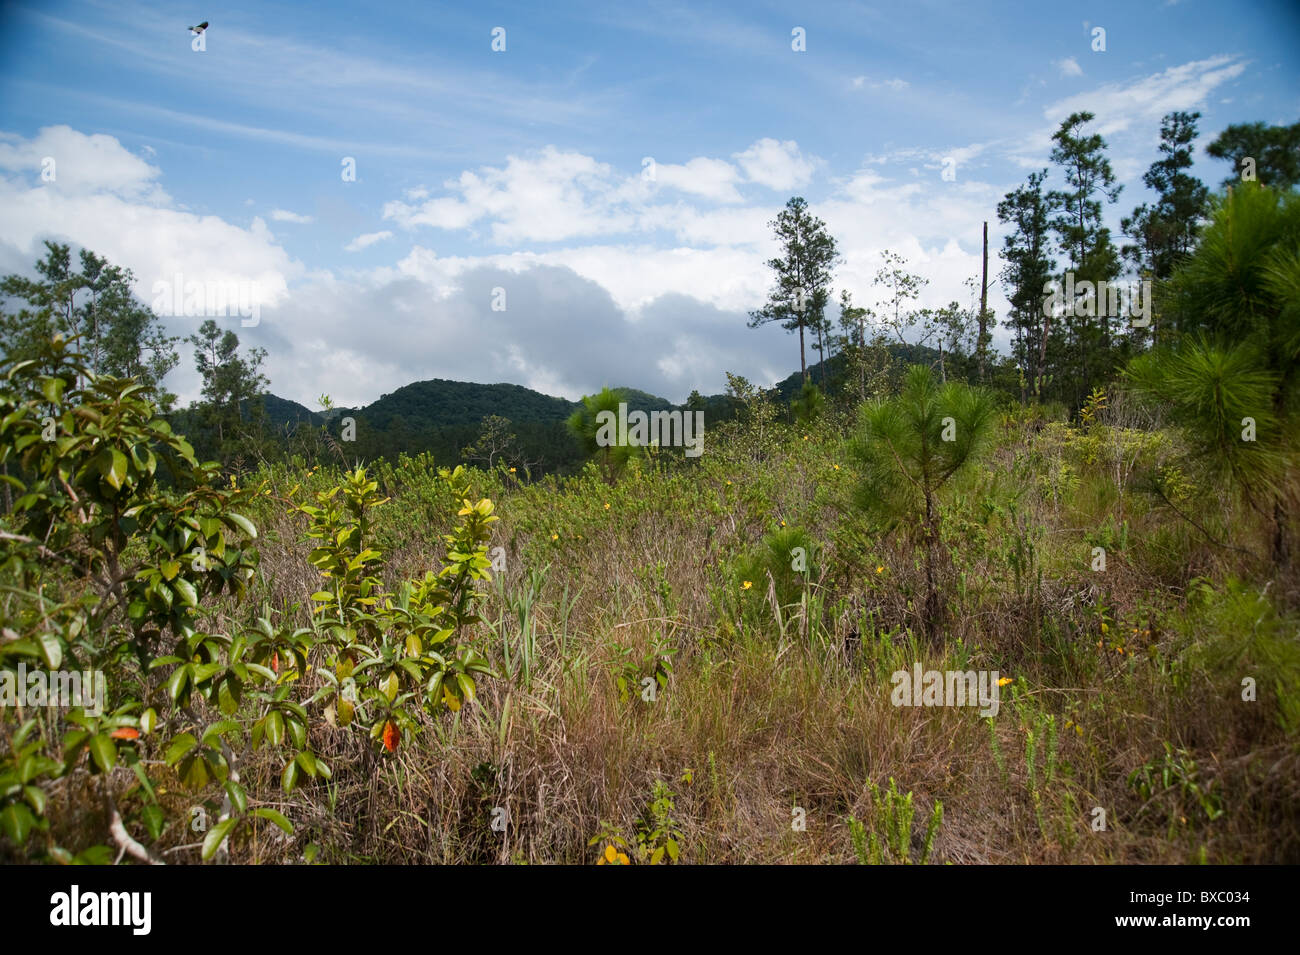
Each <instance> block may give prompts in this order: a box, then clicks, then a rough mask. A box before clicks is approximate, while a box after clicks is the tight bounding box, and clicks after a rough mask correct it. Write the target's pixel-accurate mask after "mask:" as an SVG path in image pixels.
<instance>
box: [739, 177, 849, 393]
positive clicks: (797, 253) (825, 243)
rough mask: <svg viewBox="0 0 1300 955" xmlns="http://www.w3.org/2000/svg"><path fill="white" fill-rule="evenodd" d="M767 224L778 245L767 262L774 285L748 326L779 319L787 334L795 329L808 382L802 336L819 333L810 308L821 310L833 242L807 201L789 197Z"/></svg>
mask: <svg viewBox="0 0 1300 955" xmlns="http://www.w3.org/2000/svg"><path fill="white" fill-rule="evenodd" d="M769 225H771V227H772V229H773V231H774V233H775V235H776V240H777V241H778V242H779V243H780V244H781V254H780V255H779V256H778V257H777V258H774V259H770V260H768V263H767V265H768V268H770V269H772V271H773V272H775V273H776V284H775V286H774V287H773V289H772V291H771V293H770V294H769V296H768V301H767V304H766V305H764V306H763V307H762V308H760V309H758V310H757V311H754V312H750V318H749V327H750V328H758V327H759V326H760V325H766V324H767V323H768V322H777V321H779V322H780V323H781V327H782V328H784V329H786V331H790V332H795V331H797V332H798V333H799V369H800V371H801V372H802V374H803V380H804V381H807V380H808V361H807V357H806V350H805V341H804V339H805V332H807V331H811V332H813V333H814V334H819V333H820V316H818V315H816V314H815V312H814V308H815V304H816V302H818V301H820V302H821V303H822V308H823V309H824V308H825V303H826V297H827V294H828V293H827V289H828V287H829V285H830V280H831V272H830V270H831V267H832V266H833V265H834V264H835V261H836V259H837V253H836V247H835V240H834V239H833V238H832V237H831V235H830V233H829V232H827V231H826V223H825V222H823V221H822V220H821V219H818V218H817V217H816V216H814V215H813V214H812V213H810V212H809V211H808V203H807V202H806V201H805V200H804V199H803V198H802V197H800V196H795V197H793V198H792V199H790V201H789V202H787V203H786V204H785V208H784V209H783V210H782V211H781V213H780V214H779V215H778V216H777V217H776V218H775V219H774V220H772V222H771V223H769Z"/></svg>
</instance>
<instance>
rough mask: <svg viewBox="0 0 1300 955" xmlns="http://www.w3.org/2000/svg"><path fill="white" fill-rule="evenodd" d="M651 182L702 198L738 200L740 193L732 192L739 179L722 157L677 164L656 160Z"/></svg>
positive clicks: (698, 158) (733, 167) (720, 200)
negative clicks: (653, 176) (657, 161)
mask: <svg viewBox="0 0 1300 955" xmlns="http://www.w3.org/2000/svg"><path fill="white" fill-rule="evenodd" d="M655 181H656V182H658V183H660V184H662V185H664V186H668V187H669V188H671V189H676V190H678V191H679V192H686V193H690V194H691V195H695V196H700V197H702V198H704V199H713V200H715V201H717V202H740V201H741V196H740V193H739V192H737V191H736V183H737V182H739V181H740V176H739V175H738V174H737V172H736V167H735V166H733V165H732V164H731V163H729V162H727V161H725V160H722V159H707V158H705V157H703V156H700V157H697V158H695V159H692V160H691V161H690V162H688V163H686V164H685V165H681V166H674V165H670V164H668V163H656V164H655Z"/></svg>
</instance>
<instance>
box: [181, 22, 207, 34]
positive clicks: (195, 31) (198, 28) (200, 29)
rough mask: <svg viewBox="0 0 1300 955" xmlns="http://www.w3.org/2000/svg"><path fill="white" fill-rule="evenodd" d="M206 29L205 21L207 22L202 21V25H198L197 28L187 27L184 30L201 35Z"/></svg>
mask: <svg viewBox="0 0 1300 955" xmlns="http://www.w3.org/2000/svg"><path fill="white" fill-rule="evenodd" d="M207 28H208V21H207V20H204V21H203V22H202V23H200V24H199V25H198V26H196V27H187V28H186V29H188V30H189V31H190V32H191V33H202V32H203V31H204V30H206V29H207Z"/></svg>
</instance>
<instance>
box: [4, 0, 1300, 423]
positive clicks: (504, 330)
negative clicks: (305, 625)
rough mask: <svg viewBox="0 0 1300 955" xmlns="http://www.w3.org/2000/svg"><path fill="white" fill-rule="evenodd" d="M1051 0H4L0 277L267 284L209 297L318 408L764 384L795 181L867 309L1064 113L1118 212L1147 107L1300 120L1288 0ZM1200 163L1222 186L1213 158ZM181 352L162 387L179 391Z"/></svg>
mask: <svg viewBox="0 0 1300 955" xmlns="http://www.w3.org/2000/svg"><path fill="white" fill-rule="evenodd" d="M1040 6H1041V9H1035V8H1034V5H1029V4H1023V3H984V4H981V3H969V2H961V3H946V2H945V3H938V2H924V0H922V2H908V3H905V4H904V3H894V2H890V3H881V4H871V3H819V4H812V5H811V6H806V5H804V4H801V3H779V4H771V3H742V4H718V5H712V6H710V7H709V8H708V9H707V10H706V9H703V8H702V7H701V5H697V4H684V3H649V4H646V3H623V4H609V3H593V4H581V3H573V4H567V3H556V4H520V5H513V4H473V5H468V4H466V5H453V4H436V3H419V4H395V3H377V2H371V3H365V4H358V3H330V2H323V3H314V4H312V5H310V6H307V5H284V4H275V3H267V2H257V3H222V4H206V5H205V4H203V3H187V4H174V3H160V4H148V3H133V2H106V3H99V2H92V3H58V2H52V3H42V4H35V3H5V4H3V5H2V6H0V10H2V11H3V12H0V271H4V272H10V271H27V270H29V269H30V266H31V264H32V262H33V261H34V260H35V258H36V257H37V255H38V252H39V247H40V240H41V239H43V238H58V239H60V240H62V241H68V242H72V243H73V244H74V245H86V246H89V247H91V248H93V249H95V250H96V251H98V252H100V253H103V254H107V255H108V256H109V257H110V258H111V259H112V260H114V261H116V262H118V263H120V264H123V265H126V266H129V267H130V268H132V269H133V270H134V272H135V274H136V277H137V280H138V288H139V292H140V295H141V298H142V299H144V300H145V301H146V302H149V301H152V300H153V298H154V296H153V294H152V292H153V290H154V289H155V287H156V283H157V282H158V281H160V280H163V279H166V280H170V279H171V278H172V276H174V275H175V274H176V273H178V272H179V273H181V274H183V275H184V277H185V279H186V281H190V280H195V281H199V282H235V281H238V282H243V283H245V284H246V285H249V286H253V287H254V289H255V290H254V292H253V293H252V294H254V295H255V296H256V297H257V300H258V302H259V320H258V324H257V325H256V326H255V327H240V322H239V319H238V317H234V318H231V319H221V320H222V321H229V322H230V324H231V325H232V327H236V328H237V330H238V331H239V333H240V336H241V339H242V340H244V341H247V342H248V343H250V344H256V345H261V346H264V347H266V348H267V349H268V352H269V356H270V357H269V359H268V363H267V369H268V371H269V374H270V377H271V379H272V390H274V391H276V392H277V393H278V394H281V395H284V396H286V397H290V398H294V399H296V400H299V401H303V402H304V403H308V404H314V398H315V396H316V395H319V394H321V393H322V392H327V393H329V394H331V395H332V396H334V398H335V400H336V401H338V402H342V403H351V404H355V403H363V402H367V401H370V400H373V399H374V398H376V397H378V396H379V395H380V394H382V393H386V392H389V391H392V390H394V389H395V388H397V387H399V386H401V385H402V384H405V383H407V382H409V381H412V380H416V379H421V378H431V377H445V378H458V379H464V380H475V381H512V382H516V383H519V384H524V385H528V386H530V387H535V388H538V389H540V390H543V391H547V392H549V393H552V394H564V395H566V396H568V397H576V396H577V395H579V394H581V393H584V392H587V391H591V390H593V389H595V388H598V387H600V386H601V385H602V384H626V385H631V386H634V387H640V388H644V389H646V390H649V391H654V392H657V393H660V394H664V395H665V396H667V397H670V398H673V399H676V400H680V399H682V398H684V397H685V395H686V394H687V393H688V392H689V391H690V390H691V389H692V388H699V389H700V390H702V391H704V392H706V393H707V392H714V391H720V390H722V387H723V385H724V383H725V380H724V374H723V373H724V371H738V372H741V373H743V374H746V375H748V376H749V377H751V378H753V379H755V380H757V381H759V382H761V383H764V384H766V383H770V382H772V381H774V380H776V379H779V378H782V377H784V376H785V375H786V374H788V373H789V372H790V371H791V370H793V369H795V368H797V367H798V351H797V343H796V341H795V339H794V337H793V336H789V335H786V334H785V333H783V332H782V331H781V330H779V329H777V328H770V327H769V328H765V329H761V330H749V329H747V328H746V327H745V315H746V312H747V310H748V309H751V308H756V307H758V306H759V305H760V304H761V302H762V300H763V298H764V296H765V292H766V290H767V287H768V284H769V281H770V273H769V272H768V271H767V270H766V269H765V268H764V266H763V262H764V260H765V259H767V258H768V257H770V256H771V255H772V254H773V253H774V248H773V246H772V243H771V240H770V236H769V231H770V230H768V228H767V226H766V223H767V222H768V221H769V220H770V219H771V218H772V217H773V216H774V215H775V214H776V212H777V211H779V209H780V207H781V206H782V205H783V204H784V202H785V200H786V199H788V198H789V197H790V196H791V195H795V194H799V195H803V196H805V197H806V198H807V199H808V200H809V202H810V203H811V205H812V207H813V211H814V212H815V213H816V214H818V215H820V216H821V217H822V218H823V219H825V220H826V221H827V223H828V225H829V226H830V229H831V232H832V233H833V234H834V235H835V236H836V237H837V239H838V241H839V244H840V248H841V253H842V256H843V262H842V264H841V266H840V267H839V269H838V271H837V273H836V282H835V288H836V289H837V290H838V289H839V288H842V287H846V288H849V289H850V290H851V291H852V292H853V293H854V297H855V299H856V300H857V301H858V302H860V303H865V304H871V303H872V302H873V301H875V300H876V299H877V298H878V297H879V294H878V293H879V290H878V289H875V288H873V287H872V285H871V277H872V275H873V274H874V272H875V270H876V269H877V268H878V267H879V264H880V252H881V250H883V249H885V248H890V249H894V250H896V251H900V252H902V253H903V254H904V255H906V256H907V257H908V259H909V262H910V263H911V266H912V268H913V269H914V270H915V271H917V272H919V273H920V274H922V275H923V276H925V277H926V278H927V279H929V281H930V285H929V286H928V287H927V289H926V292H925V297H924V298H923V300H922V304H928V305H942V304H945V303H947V302H948V301H951V300H953V299H960V300H962V301H965V300H966V299H967V297H968V295H967V291H966V289H965V288H964V287H963V281H964V280H965V279H967V278H968V277H970V276H971V275H974V274H975V273H976V272H977V271H978V268H979V239H980V224H981V222H983V221H984V220H986V219H987V220H988V221H989V223H990V235H991V242H992V243H993V245H994V248H995V249H996V248H998V247H1000V245H1001V229H1000V226H999V224H998V223H997V221H996V215H995V208H996V205H997V201H998V200H999V199H1000V198H1001V197H1002V196H1003V195H1004V194H1005V193H1006V192H1007V191H1008V190H1010V189H1011V188H1014V187H1015V186H1016V185H1017V184H1019V183H1020V182H1021V181H1023V179H1024V178H1025V176H1026V175H1027V174H1028V173H1029V172H1030V171H1032V170H1035V169H1038V168H1041V167H1043V166H1045V165H1047V156H1048V152H1049V151H1050V135H1051V133H1052V131H1053V130H1054V129H1055V127H1056V125H1057V124H1058V123H1059V121H1060V120H1061V119H1062V118H1063V117H1064V116H1065V115H1067V114H1068V113H1069V112H1071V111H1072V110H1074V109H1083V108H1086V109H1091V110H1092V111H1094V112H1095V113H1096V114H1097V123H1096V127H1097V129H1098V130H1099V131H1101V132H1102V133H1103V134H1104V135H1105V136H1106V139H1107V141H1108V143H1109V145H1110V157H1111V160H1112V163H1113V165H1114V168H1115V171H1116V173H1117V174H1118V176H1119V178H1120V181H1121V182H1123V183H1124V184H1125V189H1124V192H1123V193H1122V195H1121V197H1120V200H1119V202H1118V203H1117V204H1116V205H1115V206H1114V207H1112V208H1111V209H1110V210H1108V215H1109V216H1110V218H1111V219H1112V224H1113V225H1114V226H1115V227H1116V228H1117V227H1118V222H1119V218H1120V216H1122V215H1124V214H1127V213H1128V212H1129V211H1130V210H1131V209H1132V207H1133V206H1134V205H1135V204H1136V203H1137V202H1140V201H1142V199H1143V198H1144V195H1143V193H1144V189H1143V187H1142V184H1141V174H1142V172H1143V171H1144V170H1145V169H1146V167H1147V165H1149V163H1150V162H1151V161H1152V160H1153V159H1154V158H1155V145H1156V142H1157V140H1158V130H1159V121H1160V117H1161V116H1162V115H1163V114H1164V113H1166V112H1168V111H1169V110H1172V109H1196V110H1200V111H1201V113H1202V114H1203V116H1202V119H1201V122H1200V128H1201V134H1202V135H1201V140H1200V143H1199V145H1200V147H1202V148H1203V146H1204V144H1205V143H1207V142H1209V141H1210V140H1211V139H1212V138H1213V137H1214V135H1216V134H1217V133H1218V132H1219V131H1220V130H1221V129H1223V128H1224V127H1225V126H1227V125H1228V124H1230V123H1233V122H1242V121H1254V120H1264V121H1267V122H1272V123H1281V122H1286V123H1291V122H1295V121H1296V120H1297V119H1300V57H1297V55H1296V53H1297V50H1298V49H1300V5H1298V4H1295V3H1293V2H1276V3H1274V2H1262V0H1261V2H1241V3H1224V2H1218V3H1211V2H1208V0H1181V2H1177V3H1168V2H1165V0H1150V2H1142V0H1130V2H1124V3H1100V2H1087V3H1055V2H1053V3H1044V4H1041V5H1040ZM1027 10H1032V12H1026V11H1027ZM205 19H206V20H208V21H209V22H210V24H211V25H210V27H209V29H208V31H207V33H206V34H205V37H204V41H205V48H204V49H203V50H202V51H196V50H194V49H192V46H191V41H192V37H191V34H190V33H189V32H188V31H187V30H186V27H187V26H188V25H190V24H193V23H197V22H199V21H201V20H205ZM496 27H502V28H504V30H505V50H504V51H502V52H495V51H493V49H492V41H493V38H492V31H493V29H494V28H496ZM796 27H800V28H802V29H803V30H804V31H805V35H806V49H805V50H803V51H798V52H797V51H795V50H793V49H792V48H791V42H792V30H794V29H795V28H796ZM1097 27H1101V28H1103V29H1104V30H1105V45H1106V49H1105V51H1104V52H1100V51H1094V50H1093V49H1092V46H1093V43H1094V40H1093V34H1092V31H1093V29H1094V28H1097ZM47 157H53V158H54V159H55V160H56V161H57V163H58V165H57V169H58V175H57V177H56V179H55V181H53V182H49V181H43V180H42V177H41V168H42V167H41V163H42V161H43V160H44V159H45V158H47ZM345 157H351V158H352V159H354V160H355V164H356V181H354V182H345V181H343V177H342V176H341V175H340V172H341V167H342V163H343V161H344V158H345ZM647 157H650V158H653V160H654V167H653V168H654V178H653V180H652V181H649V180H647V178H646V176H645V175H644V174H643V169H644V168H646V164H645V162H644V161H645V159H646V158H647ZM945 159H951V160H952V163H951V164H950V167H951V168H954V169H955V178H953V179H952V180H951V181H949V180H945V179H944V178H943V177H942V170H943V168H944V160H945ZM1194 171H1195V172H1196V173H1197V174H1199V175H1200V176H1201V177H1202V178H1203V179H1205V180H1206V182H1207V183H1210V184H1212V185H1217V184H1218V183H1219V182H1220V181H1221V180H1222V179H1223V178H1224V177H1225V176H1226V175H1227V173H1228V169H1227V167H1226V165H1225V164H1223V163H1220V162H1217V161H1215V160H1211V159H1209V158H1208V157H1206V156H1205V155H1204V153H1203V152H1198V164H1197V167H1196V168H1195V170H1194ZM997 267H998V263H997V262H996V261H995V262H993V263H992V266H991V270H992V271H994V272H996V270H997ZM494 289H504V290H505V293H506V308H505V310H504V311H494V310H493V309H492V307H491V304H492V302H493V290H494ZM992 301H993V304H994V305H995V306H997V307H999V308H1001V307H1002V305H1003V301H1002V298H1001V296H1000V294H999V292H998V290H995V292H994V295H993V299H992ZM199 320H200V319H196V318H192V317H191V318H186V317H183V316H171V317H168V318H167V323H168V325H169V327H170V328H172V329H173V330H174V331H175V332H176V333H178V334H187V333H189V331H191V330H192V329H193V327H194V326H195V325H196V324H197V322H198V321H199ZM995 342H996V343H999V344H1004V343H1005V338H1004V337H1003V336H1002V335H1001V334H999V335H998V337H996V338H995ZM183 354H184V358H185V361H184V366H185V368H184V369H183V370H178V371H177V372H176V373H175V374H174V376H173V380H172V381H170V382H169V383H170V384H171V386H172V387H173V388H174V389H175V390H178V391H180V392H181V394H182V395H183V396H185V397H191V396H193V393H194V378H193V374H192V373H191V372H189V370H188V368H189V365H190V361H189V355H188V349H186V350H185V352H184V353H183Z"/></svg>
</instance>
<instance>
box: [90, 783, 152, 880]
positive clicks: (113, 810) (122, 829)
mask: <svg viewBox="0 0 1300 955" xmlns="http://www.w3.org/2000/svg"><path fill="white" fill-rule="evenodd" d="M104 811H105V812H107V813H108V831H109V832H110V833H111V834H112V836H113V841H114V842H116V843H117V844H118V847H119V848H121V849H122V851H123V852H125V853H127V854H128V855H130V856H131V857H132V858H133V859H138V860H140V861H141V862H148V863H149V864H150V865H166V864H167V863H165V862H163V860H162V859H161V858H159V857H158V856H156V855H154V853H152V852H150V851H149V849H148V848H146V847H145V846H142V845H141V844H140V843H138V842H136V841H135V840H134V839H132V838H131V834H130V833H129V832H127V831H126V826H125V825H123V823H122V814H121V813H120V812H118V811H117V803H116V802H114V801H113V795H112V793H110V792H109V791H108V780H107V779H105V780H104ZM118 858H119V859H120V858H121V856H120V855H119V856H118Z"/></svg>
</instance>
